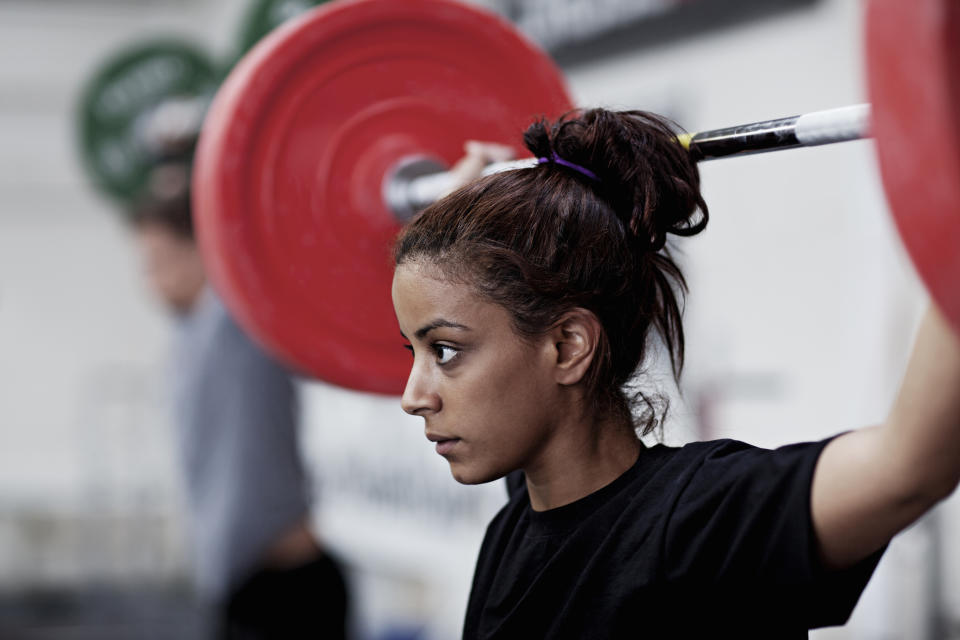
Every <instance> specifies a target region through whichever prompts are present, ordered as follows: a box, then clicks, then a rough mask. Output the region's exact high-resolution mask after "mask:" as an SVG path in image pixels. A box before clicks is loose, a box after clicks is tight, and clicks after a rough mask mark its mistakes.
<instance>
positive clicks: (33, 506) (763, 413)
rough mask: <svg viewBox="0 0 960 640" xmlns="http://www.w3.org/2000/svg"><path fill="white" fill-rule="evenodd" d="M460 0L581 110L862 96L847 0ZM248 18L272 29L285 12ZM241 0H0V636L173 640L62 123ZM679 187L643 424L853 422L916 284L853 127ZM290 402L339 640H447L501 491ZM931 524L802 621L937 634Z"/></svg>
mask: <svg viewBox="0 0 960 640" xmlns="http://www.w3.org/2000/svg"><path fill="white" fill-rule="evenodd" d="M398 1H402V0H398ZM477 3H478V4H482V5H485V6H487V7H489V8H491V9H493V10H495V11H498V12H501V13H502V14H503V15H505V16H506V17H508V18H509V19H511V20H513V21H515V22H516V23H517V25H518V26H519V27H520V28H521V29H523V30H524V31H525V32H526V33H527V34H528V35H529V36H530V37H531V38H533V39H534V40H536V41H538V42H539V43H540V44H541V45H543V46H544V47H546V48H547V49H548V50H549V51H550V52H551V53H552V54H553V55H554V56H555V57H556V59H557V61H558V62H559V64H560V65H561V66H562V68H563V69H564V71H565V72H566V73H567V75H568V79H569V82H570V86H571V89H572V91H573V93H574V95H575V96H576V98H577V100H578V101H579V102H580V103H581V104H584V105H594V104H600V105H605V106H612V107H620V108H625V107H633V108H645V109H649V110H652V111H657V112H661V113H665V114H668V115H671V116H672V117H674V118H675V119H676V120H678V121H679V122H680V123H681V124H683V125H684V126H685V127H686V128H688V129H690V130H697V129H701V128H707V127H719V126H724V125H730V124H738V123H742V122H749V121H753V120H763V119H768V118H773V117H779V116H785V115H791V114H796V113H802V112H806V111H812V110H817V109H822V108H829V107H834V106H841V105H846V104H852V103H856V102H863V101H865V100H866V97H865V96H866V90H865V86H864V77H863V73H862V69H863V62H864V61H863V54H862V46H861V45H862V33H861V17H862V9H863V5H862V3H861V2H858V1H856V0H779V1H773V0H767V1H765V2H761V1H759V0H753V1H751V0H686V1H683V0H642V1H640V0H632V1H631V0H478V1H477ZM259 4H260V5H270V7H269V11H271V12H273V13H272V14H270V15H272V16H273V17H272V18H269V19H279V17H280V16H287V15H293V14H295V13H297V12H298V11H301V10H303V9H304V8H305V6H304V5H307V4H310V3H308V2H306V0H300V1H296V0H293V1H292V0H286V1H285V2H284V1H276V2H261V3H259ZM252 6H253V3H251V2H248V1H247V0H245V1H243V2H241V1H239V0H2V2H0V185H2V186H0V638H38V639H40V638H43V639H46V638H64V639H74V638H97V639H111V638H197V637H200V635H199V634H200V631H199V629H200V623H199V617H200V613H199V611H198V610H197V609H196V607H195V605H194V604H193V601H192V599H191V592H190V589H191V587H190V581H189V566H188V560H187V557H188V554H187V544H188V540H187V538H186V536H185V531H184V523H183V518H182V513H181V498H180V493H179V487H178V484H177V483H178V476H177V473H176V469H175V463H174V459H173V452H172V433H171V425H170V423H169V419H168V415H167V408H166V405H165V402H166V397H165V392H164V384H165V383H164V375H165V367H166V366H167V365H168V359H167V352H168V350H167V346H168V342H169V339H170V326H169V322H168V321H167V319H166V318H165V317H164V315H163V314H162V313H161V312H160V309H159V308H157V307H156V306H155V305H154V303H153V302H151V301H150V299H149V298H148V297H147V294H146V292H145V289H144V287H143V285H142V282H141V280H140V274H139V273H138V264H137V262H136V257H135V255H134V254H133V247H132V246H131V243H130V242H129V238H128V230H127V229H126V227H125V226H124V225H123V224H122V221H121V219H120V217H119V216H118V215H117V213H116V205H115V203H114V202H113V201H111V200H110V199H109V198H107V197H106V196H104V195H103V194H101V193H99V192H98V191H97V190H96V189H95V188H94V187H93V186H92V185H91V183H90V180H89V178H88V177H87V175H86V174H85V172H84V170H83V167H82V160H81V156H80V152H79V150H78V143H77V134H76V119H77V116H76V112H77V105H78V101H79V99H80V91H81V88H82V87H83V86H84V85H85V83H86V82H88V81H89V79H90V77H91V76H92V75H93V74H94V73H95V72H96V70H97V68H98V65H100V64H102V63H103V61H104V60H106V59H107V58H108V57H109V56H111V55H113V54H114V53H116V52H118V51H120V50H122V49H123V48H124V47H129V46H134V45H136V44H137V43H139V42H142V41H144V40H146V39H149V38H153V37H161V36H170V35H172V36H178V37H179V38H181V39H183V40H185V41H189V42H193V43H194V44H195V45H196V46H197V47H199V48H201V49H203V50H204V51H206V52H207V53H208V54H209V55H210V56H211V59H214V60H220V61H227V60H230V59H233V57H234V56H235V55H236V52H237V51H238V50H239V49H240V48H241V47H240V45H239V43H240V41H241V40H242V37H246V36H242V35H241V34H243V33H246V32H247V31H248V30H249V16H250V15H251V11H253V9H252V8H251V7H252ZM261 8H262V7H261ZM264 19H268V18H264ZM245 30H247V31H245ZM224 64H225V63H224ZM702 174H703V182H704V191H705V195H706V199H707V202H708V204H709V205H710V208H711V213H712V216H711V223H710V228H709V230H708V232H707V233H705V234H703V235H702V236H700V237H698V238H696V239H694V240H692V241H689V242H687V243H685V245H684V246H685V247H686V248H685V254H686V256H685V258H684V262H685V264H686V266H687V269H688V271H687V273H688V274H689V282H690V289H691V295H690V300H689V304H688V307H687V314H686V319H687V327H688V362H687V368H686V374H685V378H684V381H683V383H682V385H681V393H679V394H678V395H677V398H676V399H675V402H674V408H673V412H672V414H671V415H672V419H671V421H670V423H669V424H668V425H667V430H666V434H667V440H668V441H669V442H671V443H679V442H684V441H687V440H690V439H693V438H714V437H733V438H737V439H741V440H746V441H749V442H752V443H755V444H758V445H764V446H776V445H780V444H784V443H788V442H794V441H800V440H807V439H819V438H822V437H825V436H827V435H830V434H833V433H837V432H839V431H843V430H846V429H850V428H855V427H859V426H863V425H867V424H871V423H876V422H877V421H879V420H881V419H882V418H883V417H884V415H885V411H886V410H887V408H888V406H889V404H890V402H891V398H892V395H893V393H894V392H895V390H896V388H897V384H898V381H899V376H900V373H901V371H902V367H903V365H904V362H905V358H906V355H907V352H908V349H909V346H910V341H911V337H912V332H913V329H914V327H915V323H916V321H917V320H918V316H919V312H920V311H921V309H922V307H923V305H924V301H925V294H924V292H923V289H922V287H921V285H920V284H919V283H918V281H917V279H916V277H915V275H914V273H913V271H912V267H911V266H910V264H909V261H908V259H907V258H906V255H905V253H904V251H903V249H902V248H901V246H900V245H899V240H898V239H897V236H896V233H895V231H894V230H893V225H892V222H891V219H890V217H889V215H888V213H887V211H886V204H885V202H884V197H883V192H882V186H881V184H880V181H879V177H878V173H877V168H876V164H875V161H874V157H873V148H872V143H871V142H854V143H847V144H843V145H834V146H830V147H828V148H816V149H807V150H799V151H791V152H787V153H782V154H771V155H764V156H756V157H751V158H741V159H731V160H725V161H720V162H714V163H706V164H704V165H702ZM663 379H664V384H666V380H667V377H666V376H665V375H664V377H663ZM303 388H304V401H305V409H306V411H305V415H304V424H303V425H302V439H303V446H304V451H305V455H306V457H307V461H308V466H309V469H310V471H311V474H312V477H313V480H314V484H315V487H316V491H315V498H316V514H315V523H316V526H317V530H318V531H319V534H320V536H321V537H322V539H323V540H324V541H325V543H326V544H328V545H330V546H331V547H332V548H334V549H335V550H337V551H338V552H339V553H340V554H341V555H342V556H343V557H344V558H345V560H346V561H347V562H348V565H349V567H348V568H349V571H350V579H351V585H352V587H353V590H354V594H355V605H356V606H355V608H354V630H355V633H356V637H357V638H362V639H371V640H373V639H377V640H379V639H386V638H411V639H412V638H423V639H428V640H441V639H447V638H454V637H457V636H458V634H459V628H460V623H461V618H462V614H463V610H464V607H465V602H466V596H467V592H468V589H469V584H470V576H471V574H472V570H473V561H474V558H475V557H476V551H477V547H478V545H479V542H480V540H481V537H482V534H483V530H484V527H485V524H486V522H487V520H488V519H489V518H490V517H491V516H492V514H493V513H495V512H496V510H497V509H498V508H499V506H500V505H501V504H502V503H503V501H504V500H505V493H504V490H503V487H502V486H501V485H500V484H499V483H496V484H494V485H487V486H481V487H462V486H459V485H457V484H456V483H455V482H454V481H453V480H452V479H451V478H450V476H449V471H448V469H447V465H446V463H445V462H444V461H443V460H442V459H440V458H439V457H437V456H436V455H434V454H433V453H432V451H431V449H430V447H429V446H427V445H426V443H425V442H424V440H423V437H422V426H421V424H420V421H419V420H416V419H411V418H409V417H408V416H405V415H403V414H402V412H401V411H400V408H399V402H398V400H397V399H395V398H384V397H379V396H369V395H365V394H360V393H356V392H351V391H346V390H342V389H337V388H334V387H331V386H328V385H324V384H322V383H317V382H311V381H304V382H303ZM958 540H960V499H958V497H957V496H954V497H953V498H951V499H950V500H949V501H947V502H946V503H945V504H943V505H942V506H941V507H940V508H938V509H937V510H936V511H935V512H933V513H932V514H931V515H929V516H928V517H927V518H925V519H924V520H923V521H921V522H920V523H918V524H917V525H915V526H914V527H912V528H911V529H910V530H908V531H907V532H905V533H904V534H902V535H901V536H899V537H898V538H897V539H896V540H895V541H894V543H893V544H892V545H891V548H890V550H889V551H888V553H887V555H886V557H885V559H884V560H883V562H882V563H881V567H880V569H879V570H878V572H877V574H876V575H875V577H874V578H873V580H872V582H871V584H870V586H869V587H868V589H867V591H866V592H865V594H864V596H863V598H862V599H861V602H860V605H859V606H858V608H857V610H856V612H855V614H854V616H853V619H852V620H851V622H850V624H849V625H848V626H847V627H846V628H843V629H830V630H823V631H817V632H814V633H812V634H811V637H812V638H817V639H819V640H824V639H871V640H887V639H891V640H892V639H896V638H904V639H907V638H909V639H923V638H927V639H941V638H960V545H958V544H957V541H958Z"/></svg>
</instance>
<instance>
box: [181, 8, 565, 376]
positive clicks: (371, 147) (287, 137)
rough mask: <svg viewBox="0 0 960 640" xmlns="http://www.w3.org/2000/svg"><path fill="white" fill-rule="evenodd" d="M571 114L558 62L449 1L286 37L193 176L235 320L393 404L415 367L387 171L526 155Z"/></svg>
mask: <svg viewBox="0 0 960 640" xmlns="http://www.w3.org/2000/svg"><path fill="white" fill-rule="evenodd" d="M570 108H571V101H570V99H569V97H568V94H567V91H566V88H565V83H564V80H563V78H562V76H561V75H560V73H559V71H558V70H557V69H556V67H555V66H554V64H553V63H552V62H551V60H550V59H549V58H548V57H547V56H546V55H545V54H544V53H543V52H542V51H540V50H539V49H537V48H536V47H535V46H533V45H532V44H531V43H530V42H528V41H527V40H526V39H524V38H523V37H521V36H520V35H519V34H518V33H517V32H516V31H515V30H514V29H513V28H512V27H511V26H510V25H509V24H507V23H506V22H505V21H503V20H502V19H500V18H498V17H496V16H494V15H493V14H490V13H487V12H485V11H481V10H478V9H476V8H472V7H468V6H464V5H461V4H456V3H453V2H451V1H449V0H404V1H403V2H398V1H396V0H358V1H353V2H337V3H330V4H327V5H324V6H321V7H319V8H318V9H315V10H314V11H312V12H310V13H308V14H306V15H305V16H303V17H301V18H300V19H296V20H294V21H292V22H290V23H287V24H285V25H284V26H282V27H280V28H279V29H278V30H277V31H276V32H274V33H272V34H271V35H270V36H268V37H267V38H265V39H264V40H263V41H262V42H261V43H260V44H258V45H257V46H256V47H255V48H254V49H253V50H252V51H251V52H250V54H249V55H248V56H247V57H245V58H244V59H243V60H242V61H241V62H240V63H239V64H238V65H237V67H236V68H235V69H234V71H233V72H232V73H231V74H230V76H229V77H228V78H227V80H226V82H225V83H224V84H223V86H222V87H221V90H220V92H219V93H218V95H217V97H216V99H215V100H214V103H213V105H212V106H211V108H210V111H209V114H208V116H207V120H206V122H205V124H204V128H203V132H202V134H201V138H200V144H199V148H198V151H197V157H196V162H195V169H194V184H193V190H194V208H195V212H196V218H197V219H196V223H197V231H198V237H199V241H200V245H201V249H202V251H203V253H204V257H205V260H206V262H207V267H208V270H209V275H210V277H211V279H212V281H213V284H214V286H215V288H216V289H217V290H218V291H219V292H220V294H221V295H222V297H223V298H224V300H225V302H226V304H227V306H228V307H229V308H230V309H231V311H232V312H233V314H234V315H235V316H236V318H237V320H238V321H239V322H240V323H241V324H242V325H243V326H244V327H245V328H246V329H247V330H248V331H249V332H250V333H251V334H252V335H253V336H254V337H256V338H257V339H258V340H259V341H260V342H261V343H263V344H264V345H265V346H266V347H267V348H268V349H270V350H271V351H272V352H274V353H275V354H277V355H278V356H280V357H281V358H283V359H285V360H286V361H288V362H289V363H291V364H293V365H294V366H296V367H298V368H299V369H301V370H302V371H304V372H305V373H308V374H310V375H313V376H315V377H317V378H320V379H322V380H326V381H328V382H332V383H334V384H337V385H341V386H345V387H350V388H354V389H360V390H364V391H373V392H378V393H399V392H400V391H402V389H403V385H404V383H405V381H406V377H407V374H408V373H409V368H410V359H409V354H408V353H407V352H406V351H405V350H404V349H403V348H402V346H401V342H400V340H401V339H400V335H399V329H398V327H397V324H396V319H395V317H394V312H393V306H392V303H391V300H390V283H391V279H392V272H393V264H392V260H391V255H390V249H391V246H392V243H393V240H394V237H395V236H396V233H397V231H398V230H399V226H398V224H397V223H396V222H395V221H394V218H393V215H392V213H391V212H390V211H389V210H388V209H387V207H386V206H385V205H384V203H383V199H382V195H381V188H382V184H381V183H382V180H383V176H384V175H385V173H386V172H387V171H388V170H389V168H390V167H392V166H393V165H394V164H395V163H396V162H397V161H398V160H399V159H401V158H405V157H408V156H413V155H426V156H432V157H435V158H437V159H440V160H442V161H444V162H446V163H448V164H450V163H452V162H454V161H455V160H456V159H457V158H459V157H460V156H461V155H462V150H463V142H464V141H465V140H467V139H479V140H490V141H494V142H501V143H504V144H510V145H513V146H514V147H515V148H517V150H518V151H519V149H520V143H521V133H522V131H523V130H524V129H525V127H526V126H527V125H528V124H529V123H530V122H531V121H532V119H534V118H535V117H538V116H541V115H545V116H547V117H556V116H557V115H559V114H561V113H562V112H564V111H567V110H569V109H570Z"/></svg>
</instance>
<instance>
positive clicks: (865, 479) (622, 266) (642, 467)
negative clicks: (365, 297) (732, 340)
mask: <svg viewBox="0 0 960 640" xmlns="http://www.w3.org/2000/svg"><path fill="white" fill-rule="evenodd" d="M524 140H525V143H526V145H527V147H528V148H529V149H530V151H531V152H533V154H534V155H535V156H536V157H538V158H540V164H539V165H538V166H536V167H534V168H530V169H522V170H516V171H510V172H505V173H500V174H495V175H492V176H489V177H487V178H484V179H482V180H480V181H478V182H475V183H473V184H470V185H468V186H466V187H464V188H462V189H460V190H459V191H457V192H455V193H453V194H451V195H450V196H448V197H446V198H445V199H443V200H441V201H440V202H438V203H436V204H435V205H433V206H431V207H430V208H428V209H427V210H425V211H424V212H423V213H422V214H421V215H420V216H419V217H418V218H416V219H415V220H414V221H413V222H412V223H411V224H410V225H409V226H408V227H407V228H406V229H405V230H404V231H403V232H402V234H401V236H400V238H399V239H398V241H397V245H396V251H395V259H396V271H395V275H394V283H393V298H394V306H395V309H396V312H397V318H398V321H399V323H400V328H401V331H402V332H403V334H404V336H405V337H406V338H407V339H408V340H409V343H410V344H409V345H408V348H410V349H411V350H412V352H413V355H414V359H413V367H412V370H411V373H410V378H409V380H408V382H407V387H406V390H405V391H404V395H403V400H402V404H403V408H404V410H405V411H407V412H408V413H411V414H414V415H419V416H423V418H424V420H425V424H426V435H427V438H428V439H430V440H431V441H435V442H436V449H437V452H438V453H439V454H440V455H442V456H444V457H445V458H446V459H447V460H448V462H449V463H450V468H451V471H452V473H453V476H454V478H456V479H457V480H458V481H459V482H463V483H471V484H472V483H480V482H488V481H491V480H495V479H497V478H500V477H502V476H504V475H506V474H508V473H510V472H512V471H514V470H518V469H520V470H523V472H524V477H525V483H524V486H518V487H516V488H515V490H513V491H512V492H511V498H510V501H509V503H508V504H507V505H506V506H505V507H504V508H503V510H501V512H500V513H499V514H498V515H497V516H496V517H495V519H494V520H493V522H492V523H491V524H490V526H489V528H488V531H487V535H486V538H485V539H484V543H483V546H482V548H481V552H480V557H479V560H478V562H477V569H476V574H475V576H474V582H473V589H472V592H471V596H470V601H469V605H468V611H467V617H466V622H465V628H464V637H466V638H534V637H536V638H540V637H551V638H561V637H562V638H587V637H589V638H594V637H596V638H620V637H630V638H635V637H664V636H669V637H688V636H702V635H705V634H709V635H710V636H711V637H726V636H728V635H736V636H738V637H754V636H763V637H770V638H790V637H806V631H807V629H809V628H813V627H817V626H824V625H830V624H842V623H843V622H845V621H846V619H847V617H848V616H849V614H850V612H851V610H852V609H853V606H854V605H855V603H856V601H857V598H858V597H859V594H860V592H861V591H862V589H863V587H864V586H865V585H866V582H867V580H868V579H869V577H870V575H871V573H872V571H873V569H874V567H875V566H876V563H877V561H878V560H879V557H880V554H881V553H882V550H883V548H884V547H885V545H886V543H887V542H888V541H889V540H890V538H891V537H892V536H893V535H894V534H896V533H897V532H898V531H900V530H901V529H903V528H904V527H906V526H907V525H909V524H910V523H911V522H913V521H914V520H916V519H917V518H918V517H919V516H920V515H921V514H923V513H924V512H925V511H927V510H928V509H929V508H930V507H932V506H933V505H934V504H935V503H936V502H937V501H939V500H940V499H942V498H944V497H945V496H947V495H949V494H950V493H951V492H952V491H953V490H954V488H955V487H956V486H957V483H958V478H960V393H957V392H956V390H957V389H960V341H958V340H957V338H956V336H954V335H953V334H952V332H951V331H950V329H949V328H948V326H947V325H946V322H945V320H944V319H943V318H942V316H941V315H940V314H939V312H938V311H937V310H936V309H935V308H931V310H930V312H929V313H928V314H927V317H926V319H925V320H924V323H923V326H922V328H921V332H920V335H919V337H918V340H917V344H916V347H915V350H914V354H913V357H912V359H911V361H910V364H909V368H908V371H907V377H906V379H905V382H904V385H903V388H902V389H901V392H900V394H899V396H898V398H897V400H896V402H895V404H894V407H893V410H892V412H891V414H890V417H889V418H888V420H887V421H886V422H885V423H884V424H883V425H881V426H878V427H873V428H868V429H862V430H859V431H854V432H850V433H846V434H843V435H840V436H838V437H835V438H832V439H829V440H827V441H824V442H816V443H805V444H798V445H792V446H787V447H783V448H780V449H777V450H774V451H770V450H765V449H758V448H755V447H751V446H749V445H746V444H743V443H740V442H735V441H730V440H720V441H713V442H699V443H693V444H690V445H687V446H685V447H681V448H673V447H665V446H662V445H657V446H654V447H649V448H648V447H645V446H644V445H643V444H642V443H641V442H640V440H639V438H638V433H639V434H645V433H649V432H651V431H653V430H654V429H655V428H656V427H657V425H658V424H659V423H660V421H661V420H662V417H663V403H662V402H661V401H660V400H659V398H658V397H657V395H656V394H653V393H650V392H648V391H642V390H638V389H637V388H636V387H635V386H633V385H632V384H631V380H633V379H634V377H635V375H636V374H637V373H638V372H639V371H642V369H643V366H644V362H645V357H646V354H647V349H648V348H649V344H650V340H651V338H652V337H654V336H653V335H652V334H654V333H655V334H658V335H659V338H660V339H661V340H662V341H663V343H664V344H665V346H666V348H667V350H668V352H669V353H670V355H671V360H672V363H673V369H674V373H675V375H677V376H679V373H680V370H681V368H682V363H683V344H684V343H683V328H682V325H681V312H680V304H679V302H680V300H679V295H680V294H681V293H682V292H683V291H684V290H685V283H684V279H683V276H682V274H681V272H680V269H679V268H678V266H677V264H676V263H675V262H674V261H673V259H672V258H671V256H670V253H669V251H668V250H667V247H666V240H667V236H668V234H675V235H680V236H689V235H693V234H695V233H698V232H700V231H702V230H703V228H704V227H705V225H706V222H707V207H706V205H705V203H704V201H703V199H702V197H701V195H700V188H699V174H698V172H697V168H696V165H695V163H693V162H692V161H691V160H690V158H689V157H688V155H687V154H686V152H685V151H684V150H683V149H682V148H681V147H680V145H679V144H677V141H676V136H675V134H674V132H673V131H672V130H671V127H670V126H669V124H668V123H666V122H665V121H664V120H662V119H661V118H659V117H657V116H655V115H652V114H649V113H644V112H620V113H616V112H610V111H606V110H602V109H594V110H590V111H587V112H584V113H582V114H573V115H571V116H569V117H566V118H563V119H561V120H560V121H559V122H557V123H555V124H553V125H547V124H545V123H538V124H535V125H533V126H532V127H531V128H530V129H529V130H528V131H527V133H526V134H525V136H524Z"/></svg>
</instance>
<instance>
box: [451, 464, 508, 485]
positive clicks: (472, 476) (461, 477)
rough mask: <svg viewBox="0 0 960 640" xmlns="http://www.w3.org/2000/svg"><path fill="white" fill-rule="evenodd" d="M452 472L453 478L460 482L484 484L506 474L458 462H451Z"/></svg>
mask: <svg viewBox="0 0 960 640" xmlns="http://www.w3.org/2000/svg"><path fill="white" fill-rule="evenodd" d="M450 473H451V474H452V475H453V479H454V480H456V481H457V482H459V483H460V484H484V483H486V482H493V481H494V480H499V479H500V478H502V477H503V476H504V474H502V473H496V472H493V471H489V470H482V469H475V468H470V467H469V466H468V465H465V464H462V463H457V462H451V463H450Z"/></svg>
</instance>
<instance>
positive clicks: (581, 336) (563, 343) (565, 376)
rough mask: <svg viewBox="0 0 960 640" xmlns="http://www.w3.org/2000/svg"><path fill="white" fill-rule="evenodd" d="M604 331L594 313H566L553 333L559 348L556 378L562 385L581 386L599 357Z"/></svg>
mask: <svg viewBox="0 0 960 640" xmlns="http://www.w3.org/2000/svg"><path fill="white" fill-rule="evenodd" d="M602 332H603V327H602V326H601V325H600V320H598V319H597V316H595V315H594V314H593V312H592V311H588V310H586V309H582V308H579V307H577V308H576V309H572V310H570V311H568V312H567V313H565V314H564V315H563V316H562V317H561V318H560V321H559V322H557V324H556V325H554V327H553V329H551V331H550V338H551V340H552V342H553V345H554V347H555V348H556V363H555V365H554V368H555V369H554V370H555V373H554V376H555V379H556V381H557V383H559V384H563V385H573V384H577V383H578V382H580V381H581V380H582V379H583V377H584V376H585V375H586V374H587V371H588V370H589V369H590V364H591V363H592V362H593V358H594V357H595V356H596V354H597V345H599V343H600V338H601V335H602Z"/></svg>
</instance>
